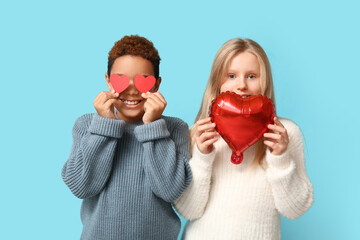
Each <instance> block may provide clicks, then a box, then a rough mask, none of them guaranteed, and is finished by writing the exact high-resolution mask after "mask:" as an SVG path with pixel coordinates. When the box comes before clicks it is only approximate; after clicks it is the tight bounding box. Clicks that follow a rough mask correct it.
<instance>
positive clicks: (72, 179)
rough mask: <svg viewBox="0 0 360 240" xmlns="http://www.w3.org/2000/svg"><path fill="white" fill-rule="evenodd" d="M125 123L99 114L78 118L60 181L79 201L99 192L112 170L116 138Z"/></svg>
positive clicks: (119, 135) (119, 136) (120, 133)
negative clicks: (62, 181)
mask: <svg viewBox="0 0 360 240" xmlns="http://www.w3.org/2000/svg"><path fill="white" fill-rule="evenodd" d="M123 124H124V122H123V121H122V120H115V119H109V118H104V117H101V116H99V115H98V114H86V115H84V116H82V117H80V118H78V119H77V120H76V122H75V125H74V127H73V130H72V134H73V144H72V149H71V153H70V157H69V159H68V160H67V161H66V163H65V165H64V166H63V168H62V174H61V175H62V178H63V180H64V182H65V184H66V185H67V186H68V187H69V188H70V190H71V192H72V193H73V194H74V195H75V196H76V197H78V198H82V199H84V198H89V197H92V196H95V195H97V194H99V193H100V192H101V190H102V189H103V188H104V186H105V184H106V182H107V180H108V178H109V175H110V172H111V168H112V163H113V158H114V154H115V148H116V144H117V139H118V138H121V136H122V130H123Z"/></svg>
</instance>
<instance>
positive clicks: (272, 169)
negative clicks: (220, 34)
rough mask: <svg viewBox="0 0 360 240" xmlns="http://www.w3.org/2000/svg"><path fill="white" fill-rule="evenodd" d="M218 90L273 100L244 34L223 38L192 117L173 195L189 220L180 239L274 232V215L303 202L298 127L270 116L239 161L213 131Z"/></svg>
mask: <svg viewBox="0 0 360 240" xmlns="http://www.w3.org/2000/svg"><path fill="white" fill-rule="evenodd" d="M225 91H232V92H235V93H237V94H240V95H242V96H244V97H246V96H249V95H257V94H262V95H264V96H267V97H268V98H270V99H272V100H273V102H274V103H275V96H274V88H273V83H272V75H271V69H270V63H269V60H268V58H267V56H266V54H265V52H264V50H263V49H262V48H261V47H260V46H259V44H257V43H256V42H254V41H252V40H249V39H232V40H230V41H228V42H226V43H225V44H224V45H223V46H222V47H221V48H220V50H219V51H218V53H217V54H216V56H215V59H214V62H213V65H212V68H211V72H210V77H209V81H208V84H207V86H206V90H205V93H204V96H203V100H202V103H201V107H200V111H199V113H198V115H197V117H196V120H195V122H196V124H195V125H194V126H193V127H192V129H191V132H190V134H191V138H192V149H193V152H192V159H191V160H190V167H191V170H192V173H193V179H192V182H191V184H190V186H189V188H188V189H187V190H186V191H185V192H184V194H183V195H182V196H181V197H180V198H179V199H177V200H176V201H175V207H176V210H177V211H178V212H179V213H180V214H181V215H182V216H184V217H185V218H187V219H189V220H190V221H188V224H187V225H186V227H185V230H184V235H183V238H184V239H196V240H199V239H207V240H208V239H256V240H258V239H280V214H282V215H284V216H285V217H287V218H290V219H295V218H297V217H299V216H301V215H302V214H303V213H304V212H306V210H308V209H309V208H310V206H311V205H312V202H313V189H312V185H311V183H310V181H309V179H308V177H307V174H306V170H305V159H304V150H303V143H302V139H301V131H300V129H299V127H298V126H297V125H296V124H295V123H294V122H292V121H290V120H288V119H283V118H281V119H278V118H277V117H276V118H275V119H274V123H275V124H274V125H269V126H268V128H269V130H270V131H269V132H268V133H265V134H264V137H263V139H261V140H259V141H257V143H256V144H254V145H253V146H251V147H250V148H248V149H247V150H246V151H245V152H244V158H243V159H244V160H243V162H242V163H241V164H239V165H234V164H232V163H231V162H230V157H231V154H232V151H231V149H230V148H229V147H228V145H227V144H226V142H225V141H224V140H223V139H222V138H221V137H220V136H219V134H218V133H217V132H216V130H215V124H214V123H211V121H210V118H209V117H208V111H209V107H210V104H211V101H212V99H214V98H215V97H216V96H217V95H218V94H220V93H221V92H225Z"/></svg>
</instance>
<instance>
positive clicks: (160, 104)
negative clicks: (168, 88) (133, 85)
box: [141, 92, 167, 124]
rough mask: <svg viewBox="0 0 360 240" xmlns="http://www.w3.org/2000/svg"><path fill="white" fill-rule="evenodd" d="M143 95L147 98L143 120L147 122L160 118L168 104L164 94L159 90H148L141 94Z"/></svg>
mask: <svg viewBox="0 0 360 240" xmlns="http://www.w3.org/2000/svg"><path fill="white" fill-rule="evenodd" d="M141 96H142V97H143V98H145V99H146V102H145V104H144V111H145V114H144V116H143V118H142V120H143V122H144V123H145V124H146V123H151V122H153V121H155V120H158V119H160V117H161V114H162V113H163V112H164V109H165V107H166V104H167V103H166V101H165V98H164V97H163V95H161V93H159V92H154V93H151V92H147V93H143V94H141Z"/></svg>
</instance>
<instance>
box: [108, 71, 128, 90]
mask: <svg viewBox="0 0 360 240" xmlns="http://www.w3.org/2000/svg"><path fill="white" fill-rule="evenodd" d="M110 84H111V86H112V87H113V88H114V90H115V92H117V93H121V92H122V91H124V90H125V89H126V88H127V87H128V86H129V84H130V79H129V77H128V76H126V75H121V76H119V75H117V74H111V76H110Z"/></svg>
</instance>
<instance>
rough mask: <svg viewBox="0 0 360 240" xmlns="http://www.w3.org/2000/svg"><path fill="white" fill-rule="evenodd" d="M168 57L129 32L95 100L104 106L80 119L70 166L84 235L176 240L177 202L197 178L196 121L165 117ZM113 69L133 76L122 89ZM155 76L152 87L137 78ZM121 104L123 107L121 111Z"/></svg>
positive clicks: (68, 179) (65, 174)
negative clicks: (143, 88)
mask: <svg viewBox="0 0 360 240" xmlns="http://www.w3.org/2000/svg"><path fill="white" fill-rule="evenodd" d="M159 63H160V57H159V55H158V51H157V50H156V49H155V48H154V46H153V44H152V43H151V42H150V41H148V40H147V39H145V38H143V37H139V36H125V37H124V38H122V39H121V40H119V41H118V42H116V43H115V45H114V46H113V48H112V49H111V50H110V52H109V58H108V70H107V73H106V74H105V78H106V83H107V86H108V88H109V92H101V93H100V94H99V95H98V96H97V97H96V98H95V100H94V106H95V109H96V111H97V114H96V113H92V114H85V115H83V116H82V117H80V118H78V119H77V120H76V122H75V125H74V128H73V146H72V149H71V153H70V157H69V159H68V160H67V162H66V163H65V165H64V167H63V169H62V178H63V180H64V182H65V183H66V185H67V186H68V187H69V188H70V190H71V191H72V193H73V194H74V195H75V196H77V197H78V198H81V199H83V202H82V206H81V220H82V223H83V231H82V235H81V239H86V240H87V239H96V240H100V239H106V240H110V239H176V238H177V235H178V234H179V231H180V221H179V218H178V217H177V215H176V213H175V212H174V210H173V208H172V205H171V202H173V201H174V200H175V199H177V198H178V197H179V196H180V195H181V193H182V192H183V191H184V190H185V188H186V187H187V186H188V185H189V184H190V182H191V170H190V167H189V165H188V161H189V159H190V150H189V147H190V144H189V143H190V139H189V133H188V126H187V124H186V123H184V122H183V121H182V120H180V119H178V118H172V117H165V116H162V113H163V111H164V109H165V107H166V101H165V99H164V97H163V96H162V95H161V94H160V93H159V92H157V90H158V89H159V86H160V83H161V77H159ZM111 74H117V75H118V76H123V75H126V76H127V77H128V79H130V81H129V85H128V87H127V88H126V89H125V90H123V91H122V92H120V93H118V92H115V91H114V89H113V86H112V84H111V83H110V76H111ZM138 75H142V76H144V77H148V76H154V77H155V79H156V81H155V84H154V86H153V88H152V89H151V90H150V92H147V93H141V92H140V91H139V90H138V89H137V86H135V84H134V78H135V77H136V76H138ZM114 108H115V109H114Z"/></svg>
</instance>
